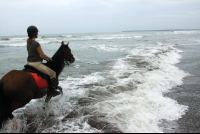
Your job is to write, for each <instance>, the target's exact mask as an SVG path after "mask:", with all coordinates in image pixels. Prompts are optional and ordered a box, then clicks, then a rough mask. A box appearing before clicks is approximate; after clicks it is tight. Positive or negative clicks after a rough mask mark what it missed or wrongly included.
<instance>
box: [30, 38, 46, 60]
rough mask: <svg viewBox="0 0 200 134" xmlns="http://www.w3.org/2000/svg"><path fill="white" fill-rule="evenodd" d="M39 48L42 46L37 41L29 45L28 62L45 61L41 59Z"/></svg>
mask: <svg viewBox="0 0 200 134" xmlns="http://www.w3.org/2000/svg"><path fill="white" fill-rule="evenodd" d="M39 46H40V44H39V43H38V42H37V41H35V40H32V41H31V44H30V45H28V44H27V50H28V58H27V61H28V62H42V60H43V59H42V58H41V57H40V54H39V53H38V51H37V48H38V47H39Z"/></svg>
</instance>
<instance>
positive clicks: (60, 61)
mask: <svg viewBox="0 0 200 134" xmlns="http://www.w3.org/2000/svg"><path fill="white" fill-rule="evenodd" d="M62 48H63V45H61V46H60V48H59V49H58V50H57V52H56V53H55V54H54V55H53V57H52V61H48V62H47V64H46V65H47V66H49V67H50V68H51V69H52V70H54V71H55V72H56V75H57V76H58V75H59V74H60V73H61V72H62V71H63V68H64V67H65V63H64V58H63V51H62Z"/></svg>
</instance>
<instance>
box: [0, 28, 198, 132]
mask: <svg viewBox="0 0 200 134" xmlns="http://www.w3.org/2000/svg"><path fill="white" fill-rule="evenodd" d="M26 39H27V36H9V37H0V66H1V67H0V78H2V77H3V76H4V75H5V74H6V73H8V72H9V71H11V70H22V69H23V67H24V65H25V64H26V62H27V49H26ZM36 41H38V42H39V43H40V44H41V46H42V49H43V51H44V53H45V54H46V55H48V56H50V57H51V56H53V54H54V53H55V52H56V51H57V49H58V48H59V47H60V45H61V41H64V42H65V44H66V43H67V42H69V47H70V48H71V50H72V53H73V55H74V57H75V59H76V61H75V62H74V63H73V64H71V65H69V66H67V65H66V67H65V68H64V70H63V72H62V73H61V75H60V76H59V83H60V84H59V85H60V86H61V87H62V88H63V91H64V95H63V96H58V97H55V98H53V99H52V100H51V101H50V103H49V107H48V109H47V110H46V111H43V109H42V106H43V104H44V99H45V97H44V98H41V99H38V100H32V101H31V102H30V103H29V104H27V105H26V106H25V107H23V108H20V109H18V110H16V111H14V113H13V114H14V115H15V116H16V117H17V118H18V119H20V120H21V121H22V123H21V125H20V127H19V128H18V129H17V130H15V131H14V132H22V133H30V132H33V133H44V132H47V133H53V132H55V133H115V132H116V133H174V132H200V127H199V125H200V121H199V117H200V112H199V100H200V88H199V81H200V79H199V77H200V72H199V69H200V67H199V65H200V60H199V59H200V51H199V50H200V47H199V46H200V30H168V31H167V30H166V31H135V32H119V33H87V34H60V35H39V37H38V38H37V39H36ZM12 123H13V122H12V121H9V122H8V123H7V124H6V125H5V127H4V129H3V130H1V132H8V133H10V132H13V129H12V127H11V126H12Z"/></svg>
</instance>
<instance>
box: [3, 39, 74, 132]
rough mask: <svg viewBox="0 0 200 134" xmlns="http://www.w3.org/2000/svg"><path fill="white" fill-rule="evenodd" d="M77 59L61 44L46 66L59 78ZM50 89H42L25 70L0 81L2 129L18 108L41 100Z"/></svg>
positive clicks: (15, 71)
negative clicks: (33, 100) (65, 68)
mask: <svg viewBox="0 0 200 134" xmlns="http://www.w3.org/2000/svg"><path fill="white" fill-rule="evenodd" d="M74 61H75V58H74V57H73V55H72V53H71V49H70V48H69V43H68V44H67V45H65V44H64V42H62V43H61V46H60V48H59V49H58V50H57V52H56V53H55V54H54V56H53V57H52V61H51V62H47V63H46V65H47V66H49V67H50V68H51V69H52V70H54V71H55V72H56V75H57V82H58V76H59V75H60V73H61V72H62V70H63V68H64V67H65V64H66V63H67V64H68V65H69V63H73V62H74ZM48 90H49V87H47V88H43V89H40V88H39V87H38V86H37V84H36V82H35V80H34V78H33V77H32V75H31V74H30V73H29V72H28V71H25V70H12V71H10V72H9V73H7V74H6V75H5V76H3V77H2V79H1V80H0V129H1V128H2V127H3V124H4V123H5V122H6V121H7V120H8V119H13V118H14V116H13V114H12V112H13V111H15V110H16V109H18V108H21V107H23V106H25V105H26V104H27V103H29V102H30V101H31V100H32V99H39V98H42V97H44V96H45V95H46V94H47V93H48Z"/></svg>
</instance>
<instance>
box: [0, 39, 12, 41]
mask: <svg viewBox="0 0 200 134" xmlns="http://www.w3.org/2000/svg"><path fill="white" fill-rule="evenodd" d="M1 40H4V41H7V40H10V39H9V38H1Z"/></svg>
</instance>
